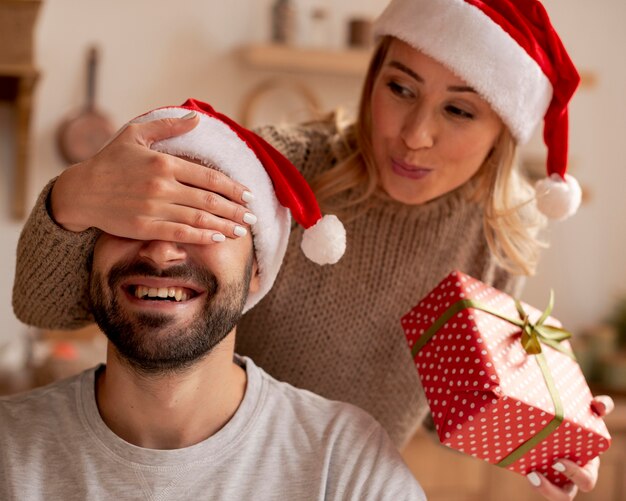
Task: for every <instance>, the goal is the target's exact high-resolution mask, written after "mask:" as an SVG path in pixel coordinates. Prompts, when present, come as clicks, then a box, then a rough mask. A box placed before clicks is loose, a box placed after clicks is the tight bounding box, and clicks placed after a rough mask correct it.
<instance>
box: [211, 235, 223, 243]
mask: <svg viewBox="0 0 626 501" xmlns="http://www.w3.org/2000/svg"><path fill="white" fill-rule="evenodd" d="M211 238H212V239H213V241H214V242H223V241H224V240H226V237H225V236H224V235H222V234H221V233H213V236H212V237H211Z"/></svg>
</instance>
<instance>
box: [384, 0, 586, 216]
mask: <svg viewBox="0 0 626 501" xmlns="http://www.w3.org/2000/svg"><path fill="white" fill-rule="evenodd" d="M374 32H375V34H376V36H378V37H380V36H384V35H391V36H393V37H395V38H398V39H400V40H402V41H404V42H406V43H408V44H409V45H411V46H413V47H415V48H416V49H418V50H420V51H421V52H423V53H424V54H426V55H428V56H430V57H432V58H433V59H436V60H437V61H439V62H441V63H442V64H443V65H444V66H446V67H447V68H449V69H450V70H451V71H452V72H454V73H455V74H456V75H457V76H459V77H460V78H462V79H463V80H464V81H465V82H467V83H468V84H469V85H471V86H472V87H473V88H474V89H475V90H476V92H478V93H479V94H480V95H481V96H482V97H483V98H484V99H485V100H486V101H487V102H488V103H489V104H490V105H491V106H492V108H493V109H494V111H495V112H496V113H498V115H499V116H500V118H501V119H502V120H503V122H504V123H505V124H506V125H507V127H508V128H509V129H510V131H511V133H512V134H513V136H514V137H515V139H516V140H517V142H518V143H519V144H523V143H525V142H527V141H528V139H529V138H530V136H531V135H532V133H533V131H534V129H535V128H536V127H537V125H538V124H539V122H540V121H541V120H542V119H543V121H544V128H543V137H544V141H545V144H546V146H547V148H548V158H547V174H548V176H547V177H546V178H545V179H541V180H540V181H539V182H538V183H537V185H536V186H535V189H536V193H537V206H538V207H539V209H540V210H541V211H542V212H543V213H544V214H546V215H547V216H548V217H550V218H552V219H565V218H567V217H568V216H570V215H572V214H574V213H575V212H576V210H577V209H578V206H579V205H580V200H581V189H580V186H579V184H578V182H577V181H576V180H575V179H574V178H573V177H572V176H570V175H568V174H566V170H567V138H568V116H567V115H568V114H567V105H568V103H569V101H570V99H571V97H572V95H573V94H574V91H575V90H576V87H577V86H578V83H579V81H580V77H579V75H578V72H577V71H576V68H575V67H574V64H573V63H572V61H571V60H570V58H569V56H568V54H567V52H566V50H565V48H564V47H563V44H562V42H561V40H560V39H559V36H558V35H557V33H556V31H555V30H554V28H553V27H552V24H551V23H550V19H549V18H548V14H547V13H546V10H545V9H544V7H543V5H542V4H541V3H540V2H539V1H537V0H482V1H481V0H392V1H391V3H390V4H389V5H388V6H387V8H386V9H385V10H384V12H383V13H382V14H381V15H380V17H379V18H378V19H377V20H376V23H375V26H374Z"/></svg>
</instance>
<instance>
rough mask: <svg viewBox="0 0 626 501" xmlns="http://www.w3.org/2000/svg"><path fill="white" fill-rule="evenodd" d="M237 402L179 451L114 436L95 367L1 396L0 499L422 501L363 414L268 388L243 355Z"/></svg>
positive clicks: (277, 385)
mask: <svg viewBox="0 0 626 501" xmlns="http://www.w3.org/2000/svg"><path fill="white" fill-rule="evenodd" d="M240 361H241V363H242V365H243V366H244V367H245V370H246V372H247V376H248V383H247V387H246V392H245V396H244V398H243V401H242V402H241V405H240V406H239V409H238V410H237V412H236V413H235V415H234V416H233V418H232V419H231V420H230V421H229V422H228V423H227V424H226V425H225V426H224V427H223V428H222V429H221V430H220V431H218V432H217V433H216V434H214V435H213V436H211V437H210V438H208V439H206V440H204V441H202V442H200V443H198V444H196V445H193V446H191V447H186V448H183V449H177V450H155V449H144V448H141V447H137V446H134V445H131V444H129V443H128V442H126V441H124V440H122V439H121V438H119V437H118V436H117V435H115V434H114V433H113V432H112V431H111V430H110V429H109V428H108V427H107V426H106V424H105V423H104V422H103V421H102V419H101V417H100V414H99V412H98V408H97V405H96V400H95V391H94V388H95V385H94V381H95V373H96V370H97V368H93V369H90V370H87V371H85V372H83V373H82V374H79V375H78V376H75V377H72V378H69V379H66V380H63V381H60V382H57V383H54V384H52V385H49V386H46V387H43V388H39V389H36V390H34V391H31V392H28V393H24V394H21V395H14V396H11V397H3V398H1V399H0V499H2V500H6V501H8V500H19V501H22V500H29V501H35V500H43V499H46V500H56V499H59V500H60V499H63V500H64V501H71V500H81V501H82V500H90V501H93V500H99V499H103V500H104V499H106V500H111V499H115V500H128V499H137V500H139V499H141V500H148V499H149V500H168V501H169V500H178V499H180V500H200V499H209V500H224V501H233V500H249V499H255V500H256V499H258V500H261V501H265V500H277V501H287V500H289V501H293V500H307V501H308V500H322V499H326V500H359V501H364V500H372V501H380V500H393V501H398V500H411V501H413V500H423V499H425V496H424V493H423V491H422V489H421V487H420V486H419V484H418V483H417V481H416V480H415V478H414V477H413V475H412V474H411V472H410V471H409V469H408V468H407V466H406V465H405V463H404V462H403V461H402V458H401V457H400V455H399V454H398V452H397V451H396V449H395V448H394V446H393V445H392V444H391V442H390V440H389V438H388V436H387V434H386V432H385V431H384V430H383V429H382V427H381V426H380V425H379V424H378V423H377V422H376V421H375V420H374V419H373V418H371V417H370V416H369V415H368V414H366V413H365V412H363V411H361V410H360V409H358V408H356V407H354V406H351V405H349V404H344V403H340V402H334V401H330V400H326V399H324V398H322V397H319V396H318V395H315V394H313V393H310V392H308V391H304V390H299V389H296V388H294V387H293V386H290V385H289V384H286V383H281V382H279V381H276V380H275V379H273V378H272V377H271V376H269V375H268V374H267V373H265V372H264V371H263V370H261V369H259V368H258V367H257V366H256V365H254V363H253V362H252V361H251V360H250V359H248V358H242V359H240Z"/></svg>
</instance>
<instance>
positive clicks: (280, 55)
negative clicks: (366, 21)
mask: <svg viewBox="0 0 626 501" xmlns="http://www.w3.org/2000/svg"><path fill="white" fill-rule="evenodd" d="M238 52H239V57H240V58H241V60H242V61H243V62H244V63H246V64H247V65H249V66H251V67H253V68H257V69H265V70H279V71H285V72H292V73H297V72H304V73H316V74H327V75H343V76H359V77H362V76H363V75H365V72H366V71H367V66H368V64H369V59H370V55H371V51H370V50H367V49H342V50H339V49H338V50H325V49H313V48H304V47H292V46H288V45H277V44H252V45H247V46H245V47H242V48H241V49H239V51H238Z"/></svg>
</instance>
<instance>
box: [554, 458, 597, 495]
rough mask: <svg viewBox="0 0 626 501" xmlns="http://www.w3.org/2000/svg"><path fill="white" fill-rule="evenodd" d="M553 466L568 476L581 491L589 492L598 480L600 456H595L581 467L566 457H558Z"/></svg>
mask: <svg viewBox="0 0 626 501" xmlns="http://www.w3.org/2000/svg"><path fill="white" fill-rule="evenodd" d="M553 468H554V469H555V470H556V471H558V472H560V473H562V474H563V475H565V476H566V477H567V478H569V479H570V481H571V482H573V483H574V484H576V486H577V487H578V488H579V489H580V490H581V491H583V492H589V491H590V490H592V489H593V488H594V487H595V486H596V482H597V481H598V469H599V468H600V458H598V457H595V458H593V459H592V460H591V461H589V462H588V463H587V464H586V465H585V466H582V467H581V466H578V465H577V464H576V463H574V462H573V461H570V460H568V459H560V460H559V461H557V462H556V463H555V464H554V466H553Z"/></svg>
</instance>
